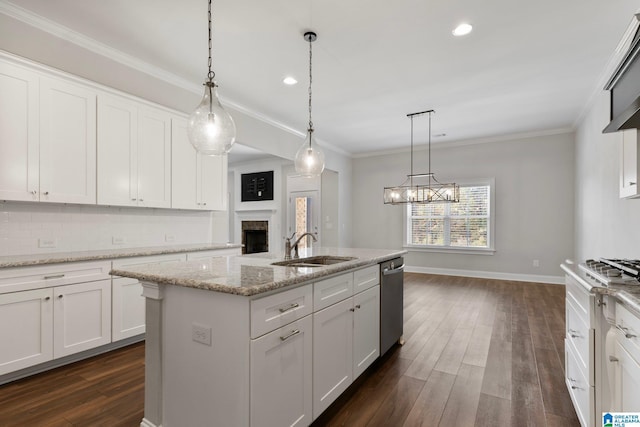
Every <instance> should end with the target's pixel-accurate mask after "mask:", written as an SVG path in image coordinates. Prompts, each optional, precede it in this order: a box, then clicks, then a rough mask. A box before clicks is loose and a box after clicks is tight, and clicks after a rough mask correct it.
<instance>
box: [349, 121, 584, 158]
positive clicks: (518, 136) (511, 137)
mask: <svg viewBox="0 0 640 427" xmlns="http://www.w3.org/2000/svg"><path fill="white" fill-rule="evenodd" d="M574 131H575V130H574V129H573V128H559V129H548V130H543V131H536V132H523V133H512V134H506V135H496V136H488V137H482V138H473V139H463V140H459V141H451V142H445V141H443V142H432V143H431V149H445V148H455V147H465V146H468V145H477V144H489V143H492V142H504V141H515V140H522V139H531V138H537V137H541V136H553V135H564V134H569V133H573V132H574ZM422 145H425V146H426V144H422ZM424 150H426V148H425V147H422V146H418V148H414V150H413V151H414V152H415V151H424ZM410 151H411V148H410V147H402V148H396V149H391V150H379V151H371V152H366V153H356V154H353V155H352V157H353V158H355V159H360V158H365V157H376V156H386V155H392V154H400V153H408V152H410Z"/></svg>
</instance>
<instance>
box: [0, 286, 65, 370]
mask: <svg viewBox="0 0 640 427" xmlns="http://www.w3.org/2000/svg"><path fill="white" fill-rule="evenodd" d="M52 294H53V292H52V290H51V289H37V290H33V291H25V292H14V293H9V294H3V295H0V342H1V343H2V346H0V375H3V374H6V373H8V372H12V371H16V370H18V369H22V368H26V367H28V366H33V365H37V364H38V363H42V362H46V361H49V360H51V359H53V327H52V325H53V304H52V301H51V296H52Z"/></svg>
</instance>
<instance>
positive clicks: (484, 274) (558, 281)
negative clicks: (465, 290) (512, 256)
mask: <svg viewBox="0 0 640 427" xmlns="http://www.w3.org/2000/svg"><path fill="white" fill-rule="evenodd" d="M404 271H406V272H407V273H425V274H440V275H443V276H462V277H477V278H480V279H497V280H515V281H518V282H536V283H552V284H555V285H564V276H544V275H540V274H517V273H501V272H498V271H479V270H458V269H455V268H434V267H416V266H410V265H407V266H406V267H405V268H404Z"/></svg>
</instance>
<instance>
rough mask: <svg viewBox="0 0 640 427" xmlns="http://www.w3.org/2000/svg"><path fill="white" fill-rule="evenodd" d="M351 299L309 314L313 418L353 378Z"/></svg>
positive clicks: (345, 387)
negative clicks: (311, 323)
mask: <svg viewBox="0 0 640 427" xmlns="http://www.w3.org/2000/svg"><path fill="white" fill-rule="evenodd" d="M352 310H353V298H348V299H346V300H343V301H341V302H339V303H337V304H334V305H332V306H329V307H327V308H325V309H323V310H320V311H318V312H316V313H314V314H313V417H314V418H316V417H318V415H320V414H321V413H322V412H323V411H324V410H325V409H327V407H329V405H330V404H331V403H332V402H333V401H334V400H335V399H336V398H337V397H338V396H340V395H341V394H342V392H344V391H345V390H346V389H347V387H349V385H350V384H351V382H352V381H353V311H352Z"/></svg>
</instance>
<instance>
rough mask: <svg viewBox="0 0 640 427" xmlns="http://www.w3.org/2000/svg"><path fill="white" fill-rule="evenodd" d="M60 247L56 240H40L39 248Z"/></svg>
mask: <svg viewBox="0 0 640 427" xmlns="http://www.w3.org/2000/svg"><path fill="white" fill-rule="evenodd" d="M56 246H58V243H57V242H56V239H38V247H39V248H55V247H56Z"/></svg>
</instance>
